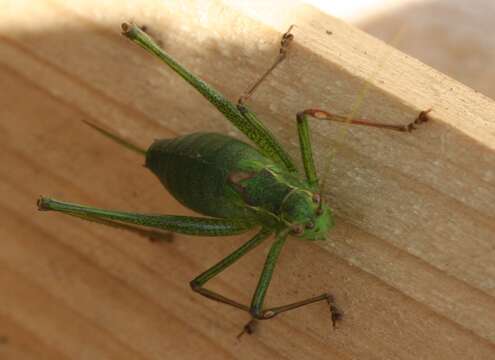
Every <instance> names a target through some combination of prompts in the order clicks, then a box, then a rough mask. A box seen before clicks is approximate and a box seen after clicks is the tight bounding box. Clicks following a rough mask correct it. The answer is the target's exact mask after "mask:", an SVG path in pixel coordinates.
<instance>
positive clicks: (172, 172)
mask: <svg viewBox="0 0 495 360" xmlns="http://www.w3.org/2000/svg"><path fill="white" fill-rule="evenodd" d="M266 166H276V165H275V164H274V163H273V162H272V161H271V160H269V159H267V158H266V157H264V156H263V155H262V154H261V153H260V152H259V151H258V150H256V149H255V148H254V147H252V146H251V145H248V144H246V143H244V142H242V141H239V140H237V139H234V138H232V137H229V136H226V135H222V134H216V133H194V134H190V135H186V136H182V137H178V138H174V139H163V140H157V141H155V142H154V143H153V144H152V145H151V146H150V148H149V149H148V151H147V153H146V167H148V168H149V169H150V170H151V171H152V172H153V173H154V174H155V175H156V176H157V177H158V178H159V179H160V181H161V182H162V184H163V185H164V186H165V188H167V190H168V191H169V192H170V193H171V194H172V195H173V196H174V197H175V198H176V199H177V200H178V201H179V202H181V203H182V204H183V205H185V206H186V207H188V208H190V209H192V210H194V211H197V212H199V213H201V214H203V215H207V216H213V217H221V218H244V219H247V218H249V217H253V216H254V214H253V211H252V210H250V209H249V207H248V206H246V203H245V201H244V199H243V198H242V196H241V194H240V192H239V191H237V190H236V189H235V187H234V186H232V179H231V178H232V176H233V174H234V176H235V174H251V173H257V172H258V171H262V170H263V169H264V168H265V167H266Z"/></svg>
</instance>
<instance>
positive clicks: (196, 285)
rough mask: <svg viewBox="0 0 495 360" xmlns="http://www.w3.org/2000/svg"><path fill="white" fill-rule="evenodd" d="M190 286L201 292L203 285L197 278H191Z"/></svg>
mask: <svg viewBox="0 0 495 360" xmlns="http://www.w3.org/2000/svg"><path fill="white" fill-rule="evenodd" d="M189 286H191V289H192V290H193V291H196V292H199V290H200V289H201V285H200V284H199V283H198V282H197V281H196V280H191V281H190V282H189Z"/></svg>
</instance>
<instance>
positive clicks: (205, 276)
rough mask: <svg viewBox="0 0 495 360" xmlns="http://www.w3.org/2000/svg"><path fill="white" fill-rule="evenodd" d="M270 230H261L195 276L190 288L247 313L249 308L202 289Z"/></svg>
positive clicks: (254, 245)
mask: <svg viewBox="0 0 495 360" xmlns="http://www.w3.org/2000/svg"><path fill="white" fill-rule="evenodd" d="M271 233H272V231H271V230H269V229H265V228H262V229H261V230H260V232H259V233H257V234H256V235H255V236H254V237H253V238H252V239H251V240H249V241H248V242H246V243H244V244H243V245H242V246H241V247H240V248H238V249H237V250H235V251H234V252H233V253H231V254H230V255H228V256H227V257H225V258H224V259H222V260H220V261H219V262H218V263H217V264H215V265H213V266H212V267H211V268H209V269H208V270H206V271H205V272H203V273H202V274H200V275H199V276H197V277H196V278H195V279H194V280H192V281H191V282H190V285H191V288H192V289H193V290H194V291H196V292H198V293H199V294H201V295H203V296H205V297H207V298H209V299H212V300H215V301H219V302H221V303H224V304H227V305H231V306H234V307H236V308H238V309H241V310H245V311H248V312H249V306H248V305H243V304H241V303H238V302H237V301H234V300H231V299H228V298H226V297H225V296H223V295H220V294H218V293H216V292H213V291H211V290H208V289H206V288H204V287H203V285H204V284H206V283H207V282H208V281H209V280H210V279H212V278H213V277H215V276H216V275H218V274H219V273H221V272H222V271H223V270H225V269H226V268H228V267H229V266H230V265H232V264H233V263H235V262H236V261H237V260H239V258H241V257H242V256H244V255H245V254H246V253H247V252H248V251H250V250H252V249H253V248H255V247H256V246H258V245H259V244H260V243H261V242H262V241H263V240H265V239H266V238H267V237H268V236H270V234H271Z"/></svg>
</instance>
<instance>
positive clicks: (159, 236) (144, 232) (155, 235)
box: [41, 209, 174, 242]
mask: <svg viewBox="0 0 495 360" xmlns="http://www.w3.org/2000/svg"><path fill="white" fill-rule="evenodd" d="M41 210H44V209H41ZM70 215H71V216H74V217H77V218H79V219H82V220H86V221H90V222H94V223H97V224H102V225H106V226H110V227H113V228H116V229H122V230H125V231H129V232H132V233H134V234H137V235H139V236H143V237H145V238H147V239H148V240H150V241H152V242H154V241H167V242H171V241H172V240H173V237H174V234H173V233H172V232H165V231H160V230H149V229H143V228H140V227H139V226H134V225H130V224H124V223H122V222H118V221H114V220H106V219H96V218H91V217H88V216H83V215H76V214H74V213H71V214H70Z"/></svg>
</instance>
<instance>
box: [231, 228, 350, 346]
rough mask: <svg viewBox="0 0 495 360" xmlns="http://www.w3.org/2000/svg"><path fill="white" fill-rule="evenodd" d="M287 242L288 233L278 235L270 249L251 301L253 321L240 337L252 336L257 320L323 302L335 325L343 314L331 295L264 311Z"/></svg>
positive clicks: (323, 295) (250, 310)
mask: <svg viewBox="0 0 495 360" xmlns="http://www.w3.org/2000/svg"><path fill="white" fill-rule="evenodd" d="M286 240H287V232H282V233H279V234H278V235H277V239H276V241H275V243H274V244H273V245H272V247H271V248H270V251H269V253H268V255H267V257H266V261H265V265H264V266H263V270H262V272H261V275H260V278H259V280H258V286H257V287H256V291H255V293H254V296H253V299H252V301H251V307H250V309H249V312H250V313H251V315H252V317H253V319H252V320H251V321H250V322H249V323H248V324H247V325H246V326H244V330H243V331H242V332H241V333H240V334H239V337H240V336H242V335H243V334H244V333H248V334H251V333H252V332H253V326H254V325H255V323H256V321H257V320H267V319H271V318H273V317H274V316H276V315H278V314H280V313H283V312H286V311H289V310H293V309H296V308H299V307H301V306H304V305H308V304H312V303H315V302H318V301H323V300H325V301H327V302H328V304H329V306H330V312H331V320H332V324H333V325H335V322H336V321H337V320H338V319H340V317H341V313H340V312H339V311H338V310H337V308H336V306H335V305H334V303H333V297H332V296H331V295H330V294H326V293H325V294H322V295H319V296H315V297H311V298H309V299H306V300H302V301H298V302H295V303H291V304H288V305H282V306H277V307H272V308H269V309H263V303H264V299H265V296H266V292H267V290H268V287H269V285H270V281H271V279H272V275H273V271H274V269H275V264H276V263H277V260H278V257H279V255H280V251H281V250H282V248H283V246H284V244H285V241H286Z"/></svg>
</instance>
